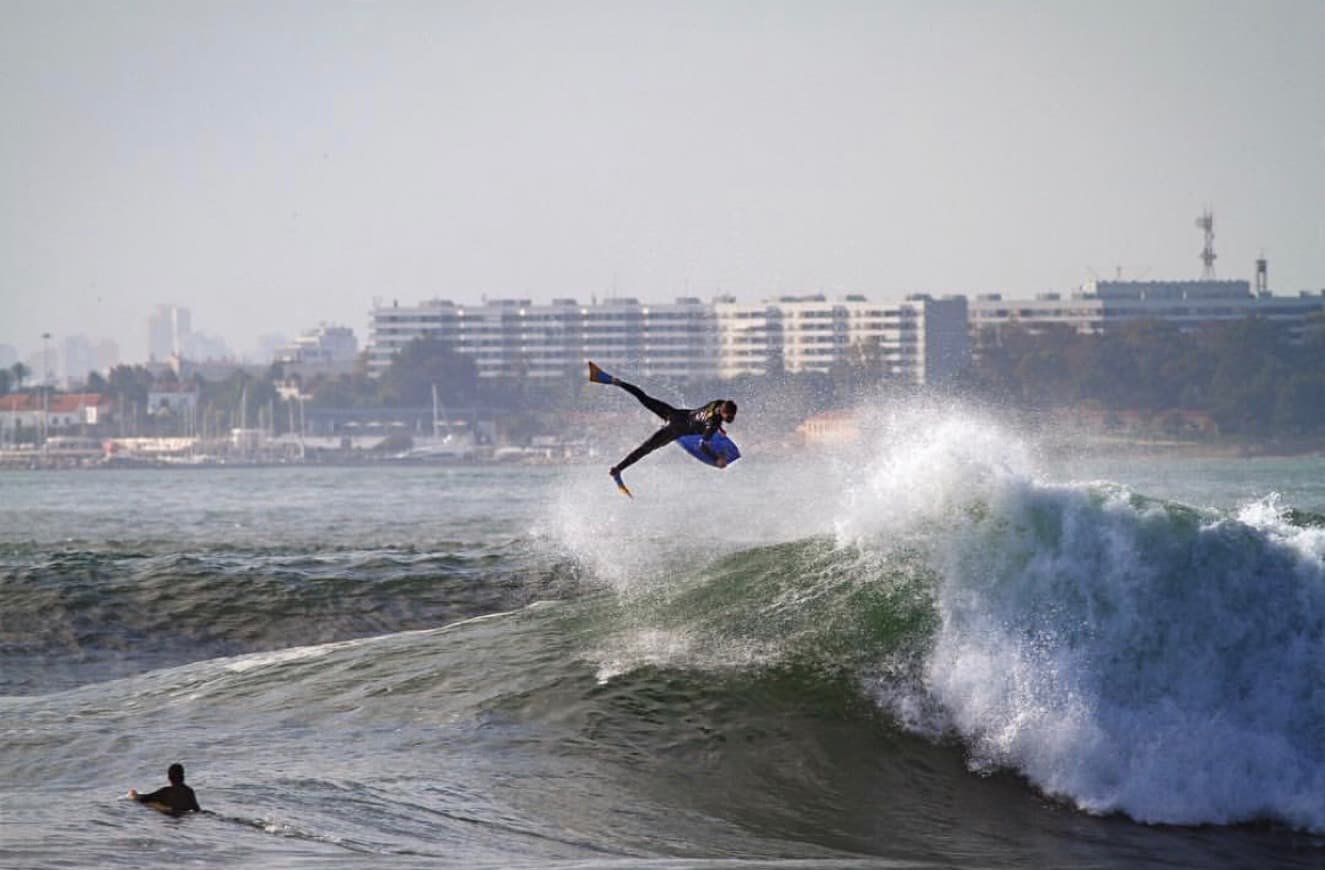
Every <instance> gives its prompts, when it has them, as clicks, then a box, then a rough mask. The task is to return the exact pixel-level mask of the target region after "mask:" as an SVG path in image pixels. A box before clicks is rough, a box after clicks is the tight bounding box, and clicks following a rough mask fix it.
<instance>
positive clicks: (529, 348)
mask: <svg viewBox="0 0 1325 870" xmlns="http://www.w3.org/2000/svg"><path fill="white" fill-rule="evenodd" d="M424 336H430V337H433V338H437V339H439V340H442V341H445V342H448V343H450V344H451V345H452V347H454V348H455V350H456V351H458V352H459V353H463V354H467V355H469V356H471V357H472V358H473V359H474V361H475V364H476V365H477V368H478V373H479V376H480V377H503V376H505V377H534V378H552V377H564V376H567V375H570V376H577V375H579V374H581V371H580V369H581V368H582V367H583V365H584V361H585V360H586V359H594V360H597V361H598V362H600V363H601V364H602V365H604V366H606V367H611V366H617V367H619V368H629V369H630V370H631V371H632V372H636V373H638V374H639V376H641V377H669V378H677V379H680V380H691V379H702V378H710V377H713V376H714V375H715V373H716V370H715V348H716V335H715V333H714V329H713V312H712V308H711V306H708V305H705V304H704V303H703V302H701V301H700V300H698V299H694V298H690V297H686V298H681V299H677V300H676V301H675V302H672V303H664V304H658V305H654V304H642V303H640V301H639V300H638V299H631V298H622V299H609V300H606V301H604V302H601V303H600V302H597V301H595V302H594V303H592V304H590V305H581V304H580V303H578V302H577V301H576V300H574V299H555V300H553V301H552V302H551V303H550V304H538V305H535V304H533V303H532V302H531V301H530V300H528V299H497V300H491V301H486V302H483V303H482V304H479V305H463V304H457V303H454V302H451V301H449V300H442V299H434V300H431V301H428V302H424V303H421V304H419V305H417V306H414V307H401V306H400V305H399V304H397V303H393V304H392V305H391V306H389V307H386V306H379V307H377V308H374V309H373V325H372V334H371V336H370V339H369V346H368V371H369V373H370V374H372V375H378V374H381V372H383V371H385V370H386V368H387V366H389V365H390V364H391V358H392V357H393V356H395V355H396V354H397V353H398V352H399V351H400V350H401V349H402V348H404V347H405V345H407V344H409V343H410V342H411V341H413V340H415V339H417V338H421V337H424Z"/></svg>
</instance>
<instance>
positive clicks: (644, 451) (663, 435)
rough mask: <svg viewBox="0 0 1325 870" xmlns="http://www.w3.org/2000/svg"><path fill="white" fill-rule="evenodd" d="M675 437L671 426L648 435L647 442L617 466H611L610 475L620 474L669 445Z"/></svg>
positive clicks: (631, 452)
mask: <svg viewBox="0 0 1325 870" xmlns="http://www.w3.org/2000/svg"><path fill="white" fill-rule="evenodd" d="M676 437H677V435H676V431H675V430H674V429H672V427H671V426H664V427H662V428H661V429H659V430H658V431H657V432H654V433H653V434H652V435H650V436H649V440H648V441H645V442H644V443H643V444H641V445H640V446H638V447H636V448H635V449H634V450H632V451H630V455H629V456H627V457H626V458H625V459H623V460H621V462H620V463H619V464H618V465H615V466H613V467H612V474H620V473H621V472H623V471H625V470H626V469H627V468H629V467H630V466H632V465H634V464H635V463H636V462H639V461H640V460H641V459H643V458H644V457H645V456H648V455H649V454H650V453H652V452H653V451H655V450H657V449H658V448H659V447H665V446H666V445H668V444H671V443H672V442H673V441H675V440H676Z"/></svg>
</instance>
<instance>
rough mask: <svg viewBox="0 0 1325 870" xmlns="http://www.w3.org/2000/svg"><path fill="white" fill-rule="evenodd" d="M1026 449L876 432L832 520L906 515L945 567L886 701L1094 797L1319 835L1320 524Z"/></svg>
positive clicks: (983, 431)
mask: <svg viewBox="0 0 1325 870" xmlns="http://www.w3.org/2000/svg"><path fill="white" fill-rule="evenodd" d="M1026 457H1027V451H1025V450H1024V449H1023V448H1022V447H1020V446H1019V444H1018V443H1017V440H1016V439H1014V438H1012V437H1010V436H1008V435H1006V434H1005V433H1000V432H999V431H998V430H997V429H996V428H991V427H988V426H986V425H983V424H975V423H973V422H972V421H968V420H965V419H963V418H961V417H960V416H959V417H956V418H954V419H950V420H946V421H945V420H939V421H937V423H934V424H932V425H929V426H928V427H926V428H925V430H924V433H923V434H917V435H916V436H915V437H913V438H910V439H906V438H901V439H893V440H891V441H888V442H886V443H884V444H882V445H881V447H880V451H879V455H878V458H877V460H876V461H875V462H874V463H873V464H872V466H871V467H870V469H869V474H868V475H867V476H866V477H865V478H864V481H863V485H862V486H861V487H860V488H859V489H858V490H857V492H856V493H855V494H854V497H853V499H852V500H850V502H849V503H848V504H847V505H846V506H845V508H844V511H843V515H842V516H841V517H840V518H839V521H838V528H839V530H840V532H841V533H842V534H844V535H849V536H851V537H852V538H854V539H857V540H860V539H868V538H869V536H871V535H874V536H876V541H877V545H878V546H880V547H886V546H888V545H890V543H891V541H892V540H894V539H895V535H896V534H898V533H899V532H900V531H902V530H906V529H911V530H912V531H916V530H921V531H916V533H917V534H923V535H924V538H925V540H926V542H927V544H928V546H929V548H930V553H931V558H932V559H933V561H934V563H935V566H936V567H937V568H938V570H939V573H940V576H941V578H942V579H941V581H940V582H939V584H938V588H937V589H936V590H935V603H936V607H937V615H938V617H939V620H940V626H939V629H938V631H937V633H936V635H935V637H934V639H933V645H932V647H931V649H930V651H929V653H928V656H927V658H926V660H925V661H924V662H923V667H922V670H923V678H922V684H923V685H922V686H921V687H920V688H919V689H918V690H917V691H916V692H898V691H896V690H895V687H894V688H893V690H892V691H890V692H881V693H880V697H881V698H883V699H885V702H886V703H888V704H889V706H890V707H891V708H892V709H893V710H894V711H895V712H896V713H897V714H898V717H899V719H900V720H901V721H903V722H904V723H909V724H910V725H911V726H913V727H915V728H916V729H917V730H921V731H934V730H936V729H946V730H950V731H955V732H956V733H957V734H959V735H960V736H961V737H962V739H963V741H964V742H965V743H966V744H967V746H968V747H969V752H970V759H971V763H972V766H973V767H975V768H977V769H993V768H1010V769H1014V770H1017V771H1019V772H1021V773H1023V774H1024V775H1026V776H1027V777H1028V778H1029V779H1030V780H1031V781H1032V782H1034V783H1035V784H1036V785H1038V786H1039V787H1040V788H1042V789H1043V790H1045V791H1046V792H1048V793H1051V794H1054V795H1059V796H1062V797H1064V798H1066V799H1069V800H1071V801H1073V802H1074V803H1076V804H1077V805H1078V806H1080V807H1082V808H1084V809H1086V810H1089V811H1092V812H1099V813H1108V812H1123V813H1126V814H1127V815H1129V816H1131V817H1133V818H1136V819H1138V820H1141V821H1146V822H1156V823H1178V824H1199V823H1216V824H1223V823H1231V822H1237V821H1243V820H1250V819H1256V818H1262V817H1268V818H1273V819H1277V820H1280V821H1283V822H1286V823H1288V824H1291V825H1294V826H1298V827H1301V828H1306V829H1310V830H1314V831H1321V830H1325V724H1322V723H1325V572H1323V571H1322V557H1323V556H1325V534H1322V533H1321V530H1319V529H1300V528H1296V527H1293V526H1290V525H1288V524H1287V523H1285V522H1284V521H1283V517H1282V513H1281V510H1280V508H1279V506H1278V504H1277V502H1275V500H1274V499H1273V498H1270V499H1266V500H1262V501H1259V502H1255V503H1251V504H1247V505H1244V506H1243V507H1242V509H1241V510H1240V511H1239V512H1238V514H1237V515H1236V516H1232V517H1221V516H1217V515H1215V514H1213V513H1207V514H1201V513H1198V512H1196V511H1192V510H1189V509H1186V508H1181V507H1179V506H1174V505H1168V504H1164V503H1161V502H1156V501H1147V500H1145V499H1141V498H1138V497H1134V496H1133V494H1132V493H1130V492H1128V491H1127V490H1126V489H1124V488H1122V487H1117V486H1111V487H1104V486H1097V485H1096V486H1089V485H1053V484H1048V483H1044V482H1041V481H1038V480H1036V478H1035V477H1034V475H1033V470H1032V469H1033V466H1032V465H1031V464H1029V463H1026V462H1025V461H1024V460H1025V459H1026ZM918 694H919V695H923V697H918V696H917V695H918Z"/></svg>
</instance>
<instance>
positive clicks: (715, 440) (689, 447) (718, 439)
mask: <svg viewBox="0 0 1325 870" xmlns="http://www.w3.org/2000/svg"><path fill="white" fill-rule="evenodd" d="M703 440H704V436H702V435H682V436H681V437H680V438H677V439H676V443H677V444H680V445H681V447H682V448H683V449H684V450H685V452H686V453H689V454H690V455H691V456H693V457H695V458H696V459H698V460H699V461H700V462H702V463H704V464H705V465H712V466H713V467H714V468H717V467H718V462H717V457H718V456H721V457H723V458H724V459H726V460H727V464H728V465H731V464H732V463H733V462H735V461H736V460H738V459H740V458H741V451H740V450H737V449H736V443H735V442H734V441H732V440H731V439H730V438H728V437H727V433H725V432H723V431H722V430H721V429H719V430H718V431H717V432H714V433H713V437H712V438H710V439H709V443H708V446H709V450H711V451H713V453H712V454H710V453H708V452H706V451H705V450H704V448H703V447H701V446H700V443H701V442H702V441H703Z"/></svg>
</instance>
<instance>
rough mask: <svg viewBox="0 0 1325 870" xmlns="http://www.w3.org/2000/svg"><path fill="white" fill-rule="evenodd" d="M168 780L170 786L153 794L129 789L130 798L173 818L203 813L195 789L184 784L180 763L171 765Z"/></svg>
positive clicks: (182, 766) (182, 767)
mask: <svg viewBox="0 0 1325 870" xmlns="http://www.w3.org/2000/svg"><path fill="white" fill-rule="evenodd" d="M166 778H167V779H169V780H170V785H168V786H166V787H165V788H159V789H157V790H156V791H154V792H152V793H151V794H139V793H138V792H136V791H134V790H133V789H129V797H131V798H133V799H134V800H136V801H138V802H139V803H140V804H147V805H148V806H151V807H153V808H155V809H158V810H161V811H162V812H166V813H170V814H171V815H172V816H182V815H184V814H185V813H189V812H193V813H200V812H202V807H200V806H198V798H197V797H195V796H194V794H193V789H191V788H189V787H188V786H187V785H185V784H184V765H182V764H178V763H176V764H172V765H170V769H169V770H167V771H166Z"/></svg>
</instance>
